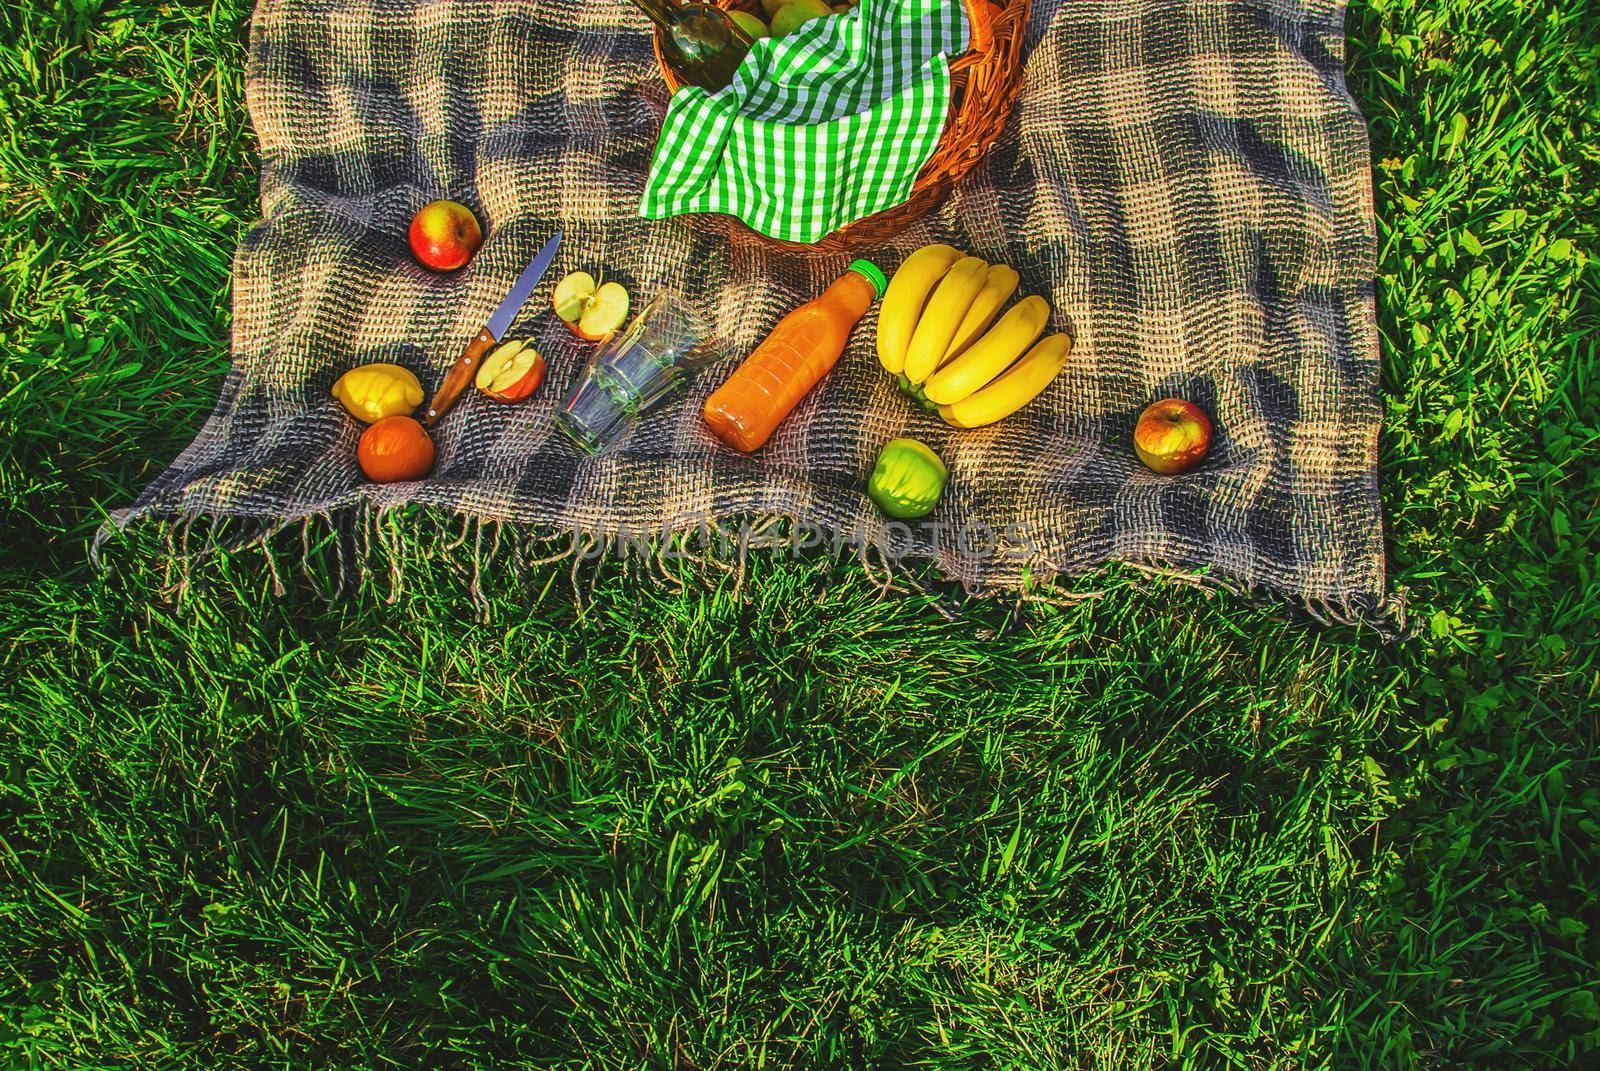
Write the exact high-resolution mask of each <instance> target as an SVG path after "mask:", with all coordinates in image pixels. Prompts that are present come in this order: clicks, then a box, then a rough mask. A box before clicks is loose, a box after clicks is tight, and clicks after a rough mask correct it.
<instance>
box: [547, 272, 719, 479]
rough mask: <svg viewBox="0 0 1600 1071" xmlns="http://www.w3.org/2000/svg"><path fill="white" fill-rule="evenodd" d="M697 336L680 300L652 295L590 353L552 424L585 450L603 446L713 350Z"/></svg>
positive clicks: (669, 390) (594, 451) (698, 332)
mask: <svg viewBox="0 0 1600 1071" xmlns="http://www.w3.org/2000/svg"><path fill="white" fill-rule="evenodd" d="M700 338H701V331H700V328H699V325H698V324H697V322H696V320H695V318H694V317H693V315H692V314H691V313H690V312H689V310H688V309H687V308H685V307H684V305H683V304H682V303H681V302H679V301H678V300H677V299H676V298H673V297H669V296H662V297H658V298H656V299H655V300H654V301H652V302H651V303H650V304H649V305H647V306H645V308H644V310H643V311H641V312H640V313H639V314H638V315H637V316H635V317H634V318H633V322H632V323H630V324H629V325H628V326H627V328H626V329H625V330H623V331H622V332H621V333H620V334H618V335H616V336H615V337H613V338H612V339H610V340H609V341H607V342H604V343H601V344H600V346H598V347H597V348H596V349H595V351H594V353H593V354H591V355H590V357H589V362H588V364H587V365H585V366H584V370H583V375H582V377H580V378H579V380H578V383H577V385H576V386H575V387H573V389H572V392H571V393H570V394H568V395H567V400H566V403H565V404H564V405H563V406H562V409H561V412H559V413H557V414H556V424H557V426H558V427H560V428H561V430H562V431H564V432H566V434H567V437H568V438H570V439H571V440H572V441H573V442H574V443H576V444H577V445H578V446H579V448H581V449H582V450H584V451H585V452H587V453H591V454H598V453H600V452H602V451H603V450H605V449H606V448H607V447H609V446H611V445H612V444H613V443H615V442H616V441H617V440H618V439H619V438H621V437H622V435H623V433H624V432H626V431H627V430H628V429H629V428H630V427H632V426H633V423H634V421H635V420H637V419H638V417H639V415H640V414H641V413H643V412H645V411H646V410H647V409H649V408H650V407H651V406H653V405H655V404H656V403H657V402H659V401H661V399H662V398H664V397H666V396H667V395H668V394H669V393H671V391H672V389H673V388H674V387H676V386H677V385H678V384H679V383H682V382H683V381H684V380H685V379H687V378H688V377H689V372H690V369H692V368H693V367H695V366H696V365H699V364H702V363H704V361H705V360H706V359H708V358H709V357H711V356H712V354H710V353H709V352H707V351H706V349H705V348H704V347H703V346H702V345H701V342H700Z"/></svg>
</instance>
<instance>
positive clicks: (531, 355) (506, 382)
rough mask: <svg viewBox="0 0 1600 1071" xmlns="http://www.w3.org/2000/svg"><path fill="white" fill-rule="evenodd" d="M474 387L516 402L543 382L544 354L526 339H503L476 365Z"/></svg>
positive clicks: (500, 399) (489, 394) (501, 398)
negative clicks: (522, 340)
mask: <svg viewBox="0 0 1600 1071" xmlns="http://www.w3.org/2000/svg"><path fill="white" fill-rule="evenodd" d="M473 382H474V383H475V384H476V385H477V387H478V389H479V390H481V391H483V393H485V394H487V395H488V396H489V397H491V398H493V399H495V400H496V401H500V402H520V401H522V400H523V399H524V398H526V397H528V395H530V394H532V393H533V392H534V391H536V390H538V389H539V384H541V383H543V382H544V357H543V356H541V355H540V353H539V351H538V350H536V349H534V348H533V347H532V346H530V345H528V344H527V343H526V342H507V343H505V344H504V345H502V346H500V347H499V348H498V349H496V350H495V351H494V352H493V353H491V354H489V356H488V357H485V358H484V361H483V364H482V365H481V366H479V368H478V375H477V378H476V379H474V380H473Z"/></svg>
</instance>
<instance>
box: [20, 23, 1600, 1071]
mask: <svg viewBox="0 0 1600 1071" xmlns="http://www.w3.org/2000/svg"><path fill="white" fill-rule="evenodd" d="M248 15H249V7H248V4H246V3H244V2H242V0H220V2H219V3H217V4H216V6H213V7H206V6H205V5H203V4H180V3H154V2H145V0H128V2H125V3H118V2H115V0H112V2H107V3H103V4H102V3H98V2H97V0H66V2H62V3H46V2H44V0H22V2H20V3H12V4H7V5H5V6H4V8H3V10H0V133H3V137H0V205H3V212H0V272H3V289H0V301H3V318H0V343H3V345H0V352H3V353H4V362H3V364H0V501H3V504H4V516H5V521H6V523H5V525H4V530H3V534H0V540H3V546H4V554H3V558H0V1065H4V1066H18V1067H48V1068H69V1067H70V1068H100V1067H105V1068H111V1067H116V1068H129V1067H149V1068H166V1067H180V1066H184V1067H268V1066H271V1067H308V1066H328V1067H339V1068H344V1069H355V1068H367V1067H426V1068H457V1067H459V1068H468V1067H474V1068H475V1067H513V1066H527V1067H541V1068H591V1069H597V1071H598V1069H605V1071H617V1069H628V1068H647V1067H648V1068H713V1067H720V1068H743V1067H757V1066H764V1067H769V1068H779V1067H797V1068H813V1067H815V1068H850V1069H862V1068H899V1067H925V1068H933V1069H942V1071H955V1069H958V1068H974V1069H975V1068H1019V1069H1021V1068H1027V1069H1036V1068H1037V1069H1043V1068H1083V1069H1090V1068H1092V1069H1113V1068H1115V1069H1119V1071H1121V1069H1143V1068H1246V1069H1264V1068H1281V1069H1300V1068H1338V1069H1346V1068H1450V1069H1456V1068H1493V1069H1496V1071H1502V1069H1520V1068H1530V1069H1535V1068H1536V1069H1551V1068H1582V1067H1600V902H1597V901H1600V844H1597V842H1600V755H1597V745H1596V737H1597V733H1600V726H1597V713H1596V712H1597V710H1600V654H1597V644H1596V638H1597V627H1596V615H1595V612H1594V609H1593V608H1594V607H1595V606H1596V605H1597V603H1600V578H1597V575H1596V574H1597V561H1596V554H1595V551H1596V548H1597V547H1600V465H1597V464H1596V461H1597V456H1600V451H1597V449H1596V446H1597V442H1600V401H1597V399H1600V364H1597V360H1596V355H1597V353H1596V351H1597V345H1600V271H1597V268H1596V265H1595V264H1594V263H1593V259H1594V258H1595V257H1596V256H1600V234H1597V221H1600V194H1597V192H1596V191H1597V180H1600V150H1597V148H1596V141H1597V139H1600V103H1597V101H1600V83H1597V75H1596V70H1597V67H1600V15H1597V13H1596V11H1595V10H1594V8H1593V7H1592V5H1590V4H1589V3H1587V0H1577V2H1567V3H1556V2H1553V0H1528V2H1521V0H1444V2H1439V3H1433V2H1421V3H1414V2H1412V0H1362V2H1360V3H1359V4H1358V5H1357V6H1356V7H1355V8H1354V9H1353V10H1352V11H1351V13H1350V17H1349V20H1348V24H1347V29H1348V39H1349V45H1348V51H1349V57H1348V58H1349V64H1348V65H1349V70H1350V78H1351V85H1352V89H1353V90H1354V92H1355V94H1356V96H1357V98H1358V99H1359V101H1360V102H1361V105H1362V107H1363V109H1364V110H1365V113H1366V115H1367V117H1368V118H1369V120H1370V123H1371V128H1372V137H1373V167H1374V186H1375V191H1376V199H1377V214H1378V219H1379V227H1380V242H1381V263H1380V267H1379V279H1378V284H1377V286H1378V297H1379V308H1380V322H1381V327H1382V331H1383V337H1384V350H1383V357H1384V362H1385V375H1384V392H1385V396H1386V403H1387V407H1386V419H1385V424H1384V430H1383V436H1382V457H1383V493H1384V507H1385V516H1386V521H1387V524H1388V534H1389V549H1390V560H1391V566H1392V571H1393V580H1394V582H1395V583H1396V584H1398V585H1400V586H1403V587H1404V588H1405V589H1407V590H1408V591H1409V596H1410V604H1411V610H1412V615H1413V618H1414V620H1415V622H1416V623H1417V625H1418V630H1417V634H1416V635H1415V636H1414V637H1413V638H1411V639H1409V640H1407V641H1405V642H1403V643H1400V644H1394V645H1387V644H1385V643H1383V642H1382V641H1381V640H1380V639H1379V638H1377V637H1376V636H1374V635H1372V634H1371V633H1370V632H1361V631H1356V630H1354V629H1349V628H1327V627H1322V626H1317V625H1312V624H1308V623H1304V622H1298V621H1293V620H1290V619H1288V618H1287V616H1286V615H1285V614H1284V613H1282V612H1280V611H1277V610H1274V609H1272V608H1270V607H1260V606H1252V605H1249V604H1247V603H1245V602H1244V601H1242V600H1240V599H1237V598H1234V597H1231V596H1209V595H1207V594H1206V593H1204V592H1201V591H1198V590H1194V589H1191V588H1187V587H1180V586H1175V585H1171V584H1163V583H1159V582H1157V581H1154V580H1151V579H1149V578H1146V577H1144V576H1142V575H1140V574H1137V573H1133V572H1131V571H1126V570H1118V569H1112V570H1108V571H1106V572H1103V573H1100V574H1097V575H1092V576H1086V577H1082V578H1079V579H1077V580H1075V581H1072V582H1070V583H1068V584H1067V585H1066V587H1067V588H1068V589H1069V590H1070V591H1073V592H1077V593H1083V594H1092V595H1093V597H1091V598H1085V599H1082V600H1079V601H1073V602H1070V603H1067V604H1065V605H1061V606H1045V605H1029V606H1025V607H1021V608H1018V607H1016V606H1007V605H1001V604H991V603H982V604H971V605H966V606H964V607H962V608H961V610H960V612H959V613H958V614H956V615H955V616H954V617H953V618H952V617H949V616H946V615H945V614H941V613H940V612H938V608H937V607H935V606H933V605H931V604H932V602H933V601H934V600H941V601H946V602H947V601H950V600H951V599H952V598H953V596H952V593H951V592H949V591H947V590H943V589H940V588H938V587H937V586H934V587H933V588H932V589H931V590H930V591H929V592H928V593H926V594H917V593H907V594H904V595H898V596H894V597H891V598H887V599H885V598H880V597H879V592H878V588H877V586H876V583H875V582H874V580H873V579H872V578H871V577H869V576H867V575H865V574H864V573H863V572H862V571H861V569H860V568H859V567H858V566H856V565H855V564H851V563H835V562H833V561H831V560H826V559H818V558H811V559H805V560H800V561H792V560H785V559H777V558H758V559H756V560H755V561H754V562H753V563H752V567H751V569H750V572H749V575H748V576H747V577H746V578H745V580H744V584H743V588H742V590H740V591H737V592H736V591H735V590H734V587H733V584H732V582H731V581H729V580H723V579H718V577H717V576H716V575H714V574H713V575H709V576H706V577H699V578H695V580H694V582H692V583H689V584H688V585H687V586H685V587H684V588H682V589H681V590H680V589H678V588H676V587H673V586H670V585H663V584H659V583H654V582H651V581H648V580H645V579H642V578H640V577H637V576H633V575H630V574H628V573H627V572H625V571H624V570H622V569H620V568H616V567H611V568H606V569H593V568H590V569H587V570H585V571H584V572H582V573H581V574H580V575H579V577H578V579H579V587H580V589H581V590H580V592H577V593H575V592H574V590H573V584H572V583H571V582H570V578H569V574H568V571H567V569H566V567H565V566H562V565H552V566H545V567H541V568H539V569H537V570H536V571H535V574H534V583H532V584H521V583H515V582H512V581H511V580H510V579H509V578H507V577H499V576H493V575H491V576H489V577H488V578H486V580H485V583H484V597H485V598H486V600H487V601H488V604H489V605H488V608H487V611H486V612H485V613H483V614H476V613H473V612H471V611H470V610H469V609H464V608H469V607H471V605H472V603H471V600H470V598H469V591H468V585H469V583H470V577H469V576H468V575H466V574H465V573H464V571H463V570H462V569H461V568H460V567H459V565H458V564H457V563H456V562H454V561H452V560H451V559H449V558H447V557H444V556H442V555H437V554H436V555H431V556H430V555H419V557H418V559H417V560H415V561H413V562H412V563H411V565H410V567H409V568H408V570H407V575H406V577H405V586H404V590H403V591H402V592H400V593H399V594H398V597H397V598H396V599H395V600H394V601H392V602H391V601H389V597H390V592H389V589H388V586H387V582H386V578H385V582H382V583H374V584H372V585H370V586H368V587H366V588H363V589H362V590H361V591H360V592H358V593H357V594H356V595H355V596H354V597H352V598H350V599H348V600H346V601H343V602H340V603H337V604H334V605H329V604H327V603H325V602H324V601H322V600H321V599H320V598H319V597H318V595H317V594H316V592H315V591H314V590H313V588H312V585H311V584H310V583H309V582H308V581H307V580H306V578H304V577H302V576H300V575H298V574H290V575H287V576H284V577H283V580H284V583H285V585H286V592H285V594H283V595H281V596H280V595H278V594H276V593H275V589H274V574H273V572H272V571H271V569H270V568H269V566H268V563H267V560H266V559H265V557H264V556H263V555H261V554H260V553H259V552H242V553H239V554H237V555H233V556H229V557H224V558H223V559H222V560H221V561H220V562H219V563H217V564H216V565H214V566H212V567H211V568H210V569H209V570H207V573H206V575H205V576H204V577H203V578H202V579H203V580H204V583H197V584H196V585H194V586H193V587H192V588H191V589H190V590H189V591H188V593H187V594H186V595H184V596H183V597H182V598H181V599H179V597H178V596H176V595H174V594H172V593H169V592H168V591H167V588H166V580H167V577H166V575H165V572H164V570H163V568H162V551H163V550H164V543H163V541H162V538H161V535H160V533H159V532H155V531H151V530H145V531H136V532H134V533H132V534H131V535H130V536H129V537H128V538H125V539H122V540H118V541H114V542H113V543H112V544H111V545H110V546H108V548H107V551H106V561H105V565H106V569H105V571H104V572H97V571H96V570H94V569H93V568H91V567H90V565H89V564H88V562H87V560H86V559H87V547H88V543H89V540H90V538H91V537H92V535H93V533H94V532H95V530H96V528H97V526H98V525H99V524H100V522H101V520H102V519H103V517H104V513H105V511H106V510H107V509H110V508H113V507H116V506H119V505H123V504H126V503H127V502H129V501H130V500H131V498H132V497H133V496H134V494H135V493H136V492H137V491H138V490H139V489H140V488H141V487H142V486H143V485H144V484H145V483H146V482H147V481H149V480H150V479H151V478H152V477H153V476H154V475H155V474H156V473H157V472H158V471H160V470H161V469H162V468H163V467H164V466H165V465H166V464H167V463H168V462H169V461H170V460H171V459H172V458H173V457H174V456H175V455H176V453H177V452H178V450H179V449H181V447H182V446H183V445H184V444H186V443H187V442H188V441H189V439H190V438H191V436H192V435H193V434H194V432H195V431H196V430H197V428H198V427H199V426H200V424H201V422H202V420H203V419H204V417H205V415H206V413H207V412H208V411H209V408H210V406H211V405H212V403H213V401H214V400H215V396H216V390H217V387H218V385H219V383H220V381H221V378H222V375H223V373H224V371H225V369H226V367H227V361H228V357H227V339H228V272H229V259H230V256H231V254H232V251H233V248H234V246H235V245H236V243H237V241H238V239H239V237H240V235H241V234H242V233H243V231H244V229H245V228H246V227H247V226H248V225H249V224H250V223H251V221H252V220H253V219H254V217H255V216H256V215H257V212H258V204H257V199H256V195H255V181H256V170H255V161H254V154H253V144H252V135H251V133H250V130H249V127H248V123H247V121H246V118H245V112H244V107H243V102H242V81H241V79H242V69H243V59H244V46H243V43H244V41H245V34H246V25H247V21H248ZM410 523H411V524H412V525H414V526H415V527H416V528H417V529H418V531H419V533H420V532H421V531H423V530H426V529H427V528H428V527H429V526H430V525H432V523H433V522H431V521H430V520H428V519H427V518H415V519H414V520H412V521H411V522H410ZM313 579H315V577H313ZM591 588H592V590H590V589H591Z"/></svg>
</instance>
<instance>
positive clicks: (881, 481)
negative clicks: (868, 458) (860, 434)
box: [867, 439, 950, 520]
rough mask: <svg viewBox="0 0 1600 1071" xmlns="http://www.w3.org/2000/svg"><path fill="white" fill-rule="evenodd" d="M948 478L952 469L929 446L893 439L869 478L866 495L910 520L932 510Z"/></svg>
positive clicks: (942, 492) (889, 512)
mask: <svg viewBox="0 0 1600 1071" xmlns="http://www.w3.org/2000/svg"><path fill="white" fill-rule="evenodd" d="M949 479H950V470H949V469H948V468H946V467H945V463H944V462H943V461H942V460H940V458H939V455H938V454H936V453H934V452H933V451H932V450H930V449H929V448H928V447H927V446H925V445H924V444H922V443H920V442H918V441H917V440H916V439H890V440H889V441H888V442H887V443H885V444H884V447H883V449H882V450H881V451H879V452H878V462H877V464H875V465H873V466H872V475H871V476H869V477H868V478H867V495H868V497H870V498H871V499H872V501H874V502H876V503H877V504H878V508H879V509H881V510H883V512H884V513H886V514H888V515H889V516H891V517H894V518H897V519H899V520H911V519H913V518H916V517H923V516H926V515H927V514H929V513H931V512H933V507H935V506H937V505H938V504H939V498H940V496H941V495H943V494H944V486H945V483H946V482H948V481H949Z"/></svg>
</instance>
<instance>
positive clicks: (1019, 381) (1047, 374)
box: [939, 335, 1072, 428]
mask: <svg viewBox="0 0 1600 1071" xmlns="http://www.w3.org/2000/svg"><path fill="white" fill-rule="evenodd" d="M1071 352H1072V339H1070V338H1068V337H1067V336H1066V335H1051V336H1050V337H1049V338H1046V339H1044V340H1043V341H1041V342H1040V343H1039V344H1038V345H1037V346H1035V347H1033V349H1031V350H1029V351H1028V353H1027V356H1025V357H1023V358H1022V360H1020V361H1018V362H1017V363H1016V365H1014V366H1013V367H1012V368H1011V370H1010V371H1008V372H1007V373H1006V374H1005V375H1003V376H1001V377H1000V378H999V379H997V380H995V381H994V382H993V383H991V384H989V385H988V386H987V387H985V388H983V389H982V390H980V391H978V392H977V393H976V394H969V395H967V397H965V398H963V399H961V400H960V401H959V402H954V403H952V404H950V405H941V406H940V407H939V415H940V416H941V417H943V418H944V422H945V423H946V424H949V425H950V426H951V427H955V428H981V427H983V426H984V425H985V424H993V423H994V422H995V421H996V420H1000V419H1002V418H1004V417H1008V416H1010V415H1011V414H1012V413H1015V412H1016V411H1017V410H1018V409H1021V408H1022V407H1023V406H1025V405H1027V404H1028V403H1029V402H1031V401H1033V399H1034V398H1036V397H1038V395H1039V393H1040V392H1041V391H1043V390H1044V389H1045V388H1046V387H1048V386H1049V385H1050V383H1051V381H1052V380H1054V379H1055V378H1056V376H1057V375H1059V374H1060V372H1061V369H1062V368H1063V367H1065V366H1066V363H1067V354H1069V353H1071Z"/></svg>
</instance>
